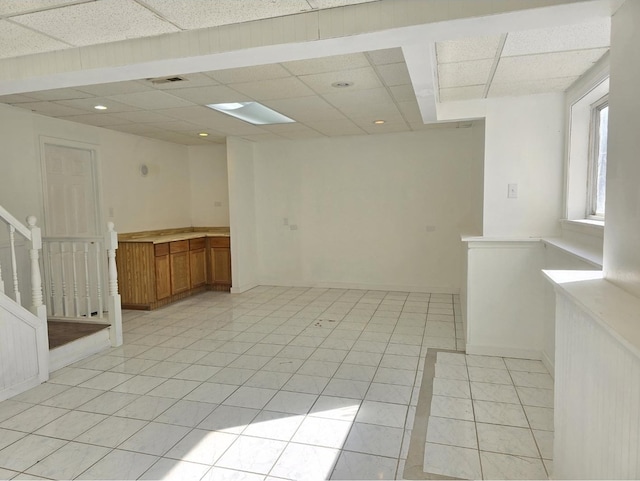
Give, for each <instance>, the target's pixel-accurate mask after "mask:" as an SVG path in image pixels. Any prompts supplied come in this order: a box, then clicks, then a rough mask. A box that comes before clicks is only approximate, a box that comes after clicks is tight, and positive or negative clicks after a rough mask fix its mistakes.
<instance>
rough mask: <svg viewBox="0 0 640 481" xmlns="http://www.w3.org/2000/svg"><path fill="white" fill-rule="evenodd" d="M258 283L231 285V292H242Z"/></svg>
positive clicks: (256, 285)
mask: <svg viewBox="0 0 640 481" xmlns="http://www.w3.org/2000/svg"><path fill="white" fill-rule="evenodd" d="M259 285H260V284H254V283H251V284H245V285H243V286H232V287H231V294H242V293H243V292H247V291H250V290H251V289H253V288H255V287H258V286H259Z"/></svg>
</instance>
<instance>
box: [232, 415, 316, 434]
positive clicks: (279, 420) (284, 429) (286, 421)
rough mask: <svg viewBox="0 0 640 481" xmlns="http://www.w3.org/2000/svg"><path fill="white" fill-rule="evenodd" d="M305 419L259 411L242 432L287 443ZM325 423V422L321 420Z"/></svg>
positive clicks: (298, 416)
mask: <svg viewBox="0 0 640 481" xmlns="http://www.w3.org/2000/svg"><path fill="white" fill-rule="evenodd" d="M304 419H305V416H303V415H295V414H290V413H278V412H273V411H261V412H260V413H259V414H258V415H257V416H256V417H255V418H254V419H253V420H252V421H251V423H250V424H249V425H248V426H247V428H246V429H245V430H244V431H243V434H245V435H247V436H255V437H259V438H267V439H275V440H278V441H289V440H291V438H292V437H293V435H294V434H295V433H296V431H297V430H298V428H299V427H300V424H301V423H302V421H303V420H304ZM322 421H323V422H325V421H326V420H322Z"/></svg>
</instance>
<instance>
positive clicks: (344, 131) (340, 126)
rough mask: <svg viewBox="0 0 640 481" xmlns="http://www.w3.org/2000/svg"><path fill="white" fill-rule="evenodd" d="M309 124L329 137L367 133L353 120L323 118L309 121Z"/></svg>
mask: <svg viewBox="0 0 640 481" xmlns="http://www.w3.org/2000/svg"><path fill="white" fill-rule="evenodd" d="M307 125H308V126H309V127H311V128H312V129H314V130H317V131H318V132H320V133H321V134H324V135H327V136H329V137H338V136H342V135H363V134H364V133H365V131H364V130H362V129H361V128H360V127H358V126H357V125H356V124H354V123H353V122H351V120H346V119H345V120H322V121H319V122H308V123H307Z"/></svg>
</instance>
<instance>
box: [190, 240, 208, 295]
mask: <svg viewBox="0 0 640 481" xmlns="http://www.w3.org/2000/svg"><path fill="white" fill-rule="evenodd" d="M206 262H207V259H206V254H205V250H204V249H199V250H195V251H190V252H189V263H190V266H189V267H190V269H191V287H192V288H193V287H200V286H202V285H204V284H205V283H206V282H207V265H206Z"/></svg>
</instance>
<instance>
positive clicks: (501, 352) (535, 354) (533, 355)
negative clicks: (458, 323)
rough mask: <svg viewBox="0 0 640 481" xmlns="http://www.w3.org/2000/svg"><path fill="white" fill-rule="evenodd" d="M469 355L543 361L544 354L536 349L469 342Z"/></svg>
mask: <svg viewBox="0 0 640 481" xmlns="http://www.w3.org/2000/svg"><path fill="white" fill-rule="evenodd" d="M466 351H467V354H478V355H481V356H498V357H513V358H516V359H535V360H536V361H541V360H542V352H541V351H536V350H534V349H519V348H513V347H498V346H477V345H473V344H469V343H468V342H467V350H466Z"/></svg>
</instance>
